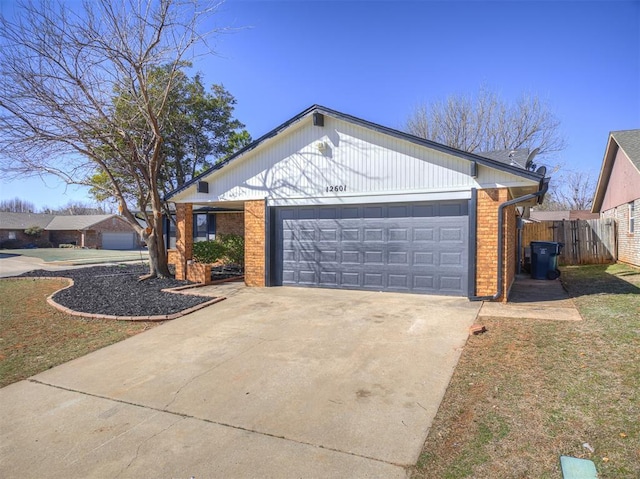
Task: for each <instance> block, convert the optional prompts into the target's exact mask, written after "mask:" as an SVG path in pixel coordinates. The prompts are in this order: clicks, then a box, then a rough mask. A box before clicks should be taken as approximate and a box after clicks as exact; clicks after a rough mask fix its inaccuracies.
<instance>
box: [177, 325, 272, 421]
mask: <svg viewBox="0 0 640 479" xmlns="http://www.w3.org/2000/svg"><path fill="white" fill-rule="evenodd" d="M268 341H269V340H268V339H262V338H260V341H259V342H257V343H256V344H252V345H251V346H249V347H248V348H246V349H243V350H242V351H240V352H239V353H238V354H234V355H233V356H231V357H229V358H227V359H225V360H224V361H222V362H220V363H218V364H216V365H214V366H211V367H210V368H209V369H206V370H205V371H202V372H201V373H200V374H196V375H195V376H192V377H190V378H189V379H188V380H187V381H185V383H184V384H183V385H182V386H180V387H179V388H178V389H177V390H176V392H174V393H173V398H172V399H171V401H169V402H168V403H167V404H165V405H164V409H168V408H169V407H171V405H172V404H173V403H174V402H175V401H176V399H178V396H179V395H180V393H181V392H182V390H183V389H184V388H186V387H188V386H189V385H190V384H191V383H192V382H193V381H195V380H196V379H199V378H201V377H202V376H204V375H205V374H209V373H210V372H211V371H215V370H216V369H218V368H219V367H221V366H223V365H225V364H227V363H228V362H229V361H232V360H234V359H237V358H239V357H240V356H242V355H243V354H245V353H247V352H248V351H251V350H252V349H254V348H256V347H258V346H261V345H262V344H264V343H266V342H268Z"/></svg>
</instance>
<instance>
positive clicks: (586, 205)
mask: <svg viewBox="0 0 640 479" xmlns="http://www.w3.org/2000/svg"><path fill="white" fill-rule="evenodd" d="M558 183H559V184H560V185H562V186H561V187H559V188H556V190H555V191H554V196H555V198H556V199H557V201H558V202H559V203H561V204H562V205H563V206H564V207H565V208H564V209H568V210H590V209H591V204H592V203H593V195H594V193H595V190H596V184H595V181H594V179H593V178H592V176H591V174H590V173H588V172H584V171H569V172H566V173H563V174H561V175H560V177H559V179H558Z"/></svg>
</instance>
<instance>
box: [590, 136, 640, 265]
mask: <svg viewBox="0 0 640 479" xmlns="http://www.w3.org/2000/svg"><path fill="white" fill-rule="evenodd" d="M591 211H592V212H594V213H599V214H600V217H601V218H612V219H614V220H615V223H616V237H617V254H616V258H617V260H618V261H621V262H623V263H628V264H631V265H634V266H638V267H640V130H623V131H612V132H611V133H610V134H609V140H608V141H607V147H606V149H605V152H604V159H603V161H602V168H601V169H600V176H599V178H598V185H597V187H596V192H595V196H594V200H593V207H592V208H591Z"/></svg>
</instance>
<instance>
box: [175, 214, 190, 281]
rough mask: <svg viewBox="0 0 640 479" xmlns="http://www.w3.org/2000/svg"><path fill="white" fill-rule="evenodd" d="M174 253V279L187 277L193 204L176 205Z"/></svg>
mask: <svg viewBox="0 0 640 479" xmlns="http://www.w3.org/2000/svg"><path fill="white" fill-rule="evenodd" d="M175 251H176V254H174V255H173V256H172V255H171V254H170V255H169V258H172V257H173V258H174V259H175V263H172V264H174V265H175V268H176V279H179V280H185V279H187V261H188V260H190V259H192V258H193V206H192V205H191V204H190V203H180V204H178V205H176V249H175Z"/></svg>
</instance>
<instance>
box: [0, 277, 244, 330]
mask: <svg viewBox="0 0 640 479" xmlns="http://www.w3.org/2000/svg"><path fill="white" fill-rule="evenodd" d="M40 279H58V280H64V281H67V282H68V283H69V284H68V285H67V286H65V287H64V288H61V289H59V290H57V291H55V292H54V293H52V294H51V295H49V297H48V298H47V303H48V304H49V305H50V306H53V307H54V308H56V309H57V310H58V311H61V312H63V313H65V314H68V315H71V316H79V317H83V318H91V319H110V320H116V321H168V320H172V319H177V318H180V317H182V316H186V315H187V314H190V313H193V312H194V311H198V310H199V309H202V308H206V307H207V306H211V305H212V304H216V303H219V302H220V301H224V300H225V299H227V298H225V297H224V296H220V297H217V298H215V297H214V298H212V299H211V300H210V301H205V302H204V303H200V304H198V305H196V306H193V307H191V308H188V309H184V310H182V311H179V312H177V313H173V314H160V315H153V316H115V315H111V314H99V313H83V312H82V311H76V310H73V309H69V308H67V307H66V306H63V305H61V304H60V303H57V302H56V301H54V299H53V296H55V295H56V294H57V293H59V292H60V291H63V290H65V289H68V288H70V287H71V286H73V285H74V284H75V283H74V281H73V279H71V278H65V277H62V276H47V277H33V276H32V277H28V278H16V277H13V278H12V277H9V278H0V280H23V281H24V280H30V281H36V280H40ZM237 280H238V278H227V279H223V280H220V281H217V282H216V284H217V283H225V282H228V281H237ZM212 284H213V283H209V284H208V285H207V286H211V285H212ZM202 286H204V285H202V284H196V285H187V286H179V287H177V288H166V289H162V290H161V291H162V292H165V293H173V294H191V295H196V296H203V297H207V295H206V294H197V293H183V292H182V290H184V289H193V288H197V287H202Z"/></svg>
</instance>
